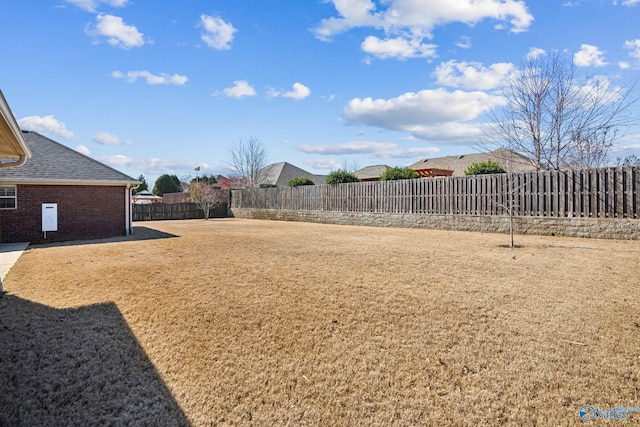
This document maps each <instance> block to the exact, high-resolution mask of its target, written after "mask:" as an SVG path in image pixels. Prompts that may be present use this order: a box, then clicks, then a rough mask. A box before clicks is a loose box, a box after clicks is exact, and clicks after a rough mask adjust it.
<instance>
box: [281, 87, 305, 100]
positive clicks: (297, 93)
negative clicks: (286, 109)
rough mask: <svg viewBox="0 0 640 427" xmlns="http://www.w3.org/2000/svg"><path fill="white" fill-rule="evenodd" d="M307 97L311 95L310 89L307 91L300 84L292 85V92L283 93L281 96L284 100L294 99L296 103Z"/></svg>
mask: <svg viewBox="0 0 640 427" xmlns="http://www.w3.org/2000/svg"><path fill="white" fill-rule="evenodd" d="M309 95H311V89H309V88H308V87H307V86H305V85H303V84H302V83H294V84H293V90H292V91H290V92H285V93H283V94H282V96H283V97H284V98H291V99H295V100H296V101H299V100H301V99H305V98H306V97H308V96H309Z"/></svg>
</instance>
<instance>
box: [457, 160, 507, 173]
mask: <svg viewBox="0 0 640 427" xmlns="http://www.w3.org/2000/svg"><path fill="white" fill-rule="evenodd" d="M505 172H506V171H505V170H504V169H503V168H502V166H500V163H498V162H494V161H493V160H487V161H486V162H479V163H474V164H472V165H471V166H469V167H468V168H466V169H465V170H464V174H465V175H486V174H491V173H505Z"/></svg>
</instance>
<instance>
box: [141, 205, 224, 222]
mask: <svg viewBox="0 0 640 427" xmlns="http://www.w3.org/2000/svg"><path fill="white" fill-rule="evenodd" d="M226 216H227V204H226V203H219V204H218V205H216V206H215V207H214V208H212V209H211V210H210V211H209V218H223V217H226ZM198 218H204V212H202V210H201V209H200V208H198V205H196V204H195V203H186V202H185V203H151V204H147V205H133V220H134V221H161V220H169V219H198Z"/></svg>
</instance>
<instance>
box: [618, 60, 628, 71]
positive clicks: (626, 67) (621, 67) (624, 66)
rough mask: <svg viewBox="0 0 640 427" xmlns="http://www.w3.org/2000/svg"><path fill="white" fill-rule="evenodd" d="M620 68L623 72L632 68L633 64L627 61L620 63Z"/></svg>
mask: <svg viewBox="0 0 640 427" xmlns="http://www.w3.org/2000/svg"><path fill="white" fill-rule="evenodd" d="M618 67H620V69H621V70H628V69H629V68H631V64H629V63H628V62H626V61H620V62H618Z"/></svg>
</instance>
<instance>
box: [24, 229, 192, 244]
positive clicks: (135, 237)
mask: <svg viewBox="0 0 640 427" xmlns="http://www.w3.org/2000/svg"><path fill="white" fill-rule="evenodd" d="M173 237H180V236H178V235H175V234H171V233H165V232H163V231H158V230H154V229H153V228H149V227H144V226H140V225H137V226H133V229H132V234H130V235H128V236H116V237H105V238H102V239H88V240H69V241H65V242H52V243H32V244H31V246H32V247H54V246H77V245H96V244H102V243H115V242H136V241H140V240H156V239H170V238H173Z"/></svg>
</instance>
